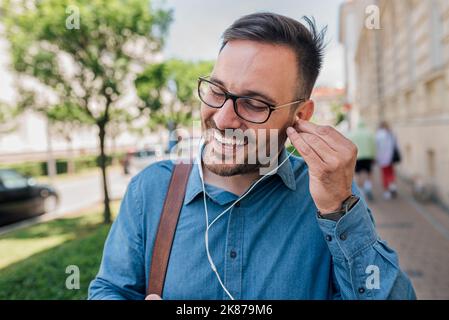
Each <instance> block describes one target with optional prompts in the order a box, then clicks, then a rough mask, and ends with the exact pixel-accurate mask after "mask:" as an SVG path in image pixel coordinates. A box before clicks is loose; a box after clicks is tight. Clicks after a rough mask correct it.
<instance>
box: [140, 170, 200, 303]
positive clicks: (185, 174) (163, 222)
mask: <svg viewBox="0 0 449 320" xmlns="http://www.w3.org/2000/svg"><path fill="white" fill-rule="evenodd" d="M191 169H192V164H186V163H179V164H177V165H175V168H174V170H173V173H172V176H171V179H170V185H169V187H168V192H167V196H166V197H165V202H164V206H163V209H162V214H161V218H160V220H159V226H158V228H157V233H156V240H155V242H154V247H153V255H152V258H151V267H150V276H149V280H148V287H147V295H148V294H150V293H155V294H157V295H159V296H160V297H162V291H163V289H164V282H165V275H166V273H167V266H168V260H169V258H170V252H171V247H172V243H173V239H174V237H175V231H176V225H177V224H178V219H179V214H180V212H181V208H182V204H183V202H184V195H185V193H186V188H187V181H188V180H189V174H190V171H191Z"/></svg>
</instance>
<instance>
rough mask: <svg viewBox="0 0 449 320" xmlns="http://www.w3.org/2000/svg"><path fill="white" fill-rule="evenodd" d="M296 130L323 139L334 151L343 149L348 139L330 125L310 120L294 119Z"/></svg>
mask: <svg viewBox="0 0 449 320" xmlns="http://www.w3.org/2000/svg"><path fill="white" fill-rule="evenodd" d="M295 126H296V130H298V131H302V132H307V133H310V134H314V135H317V136H319V137H320V138H322V139H323V141H324V142H326V144H328V145H329V147H330V148H332V149H333V150H335V151H340V150H345V149H346V147H347V145H348V143H349V141H348V139H346V138H345V137H344V136H343V135H342V134H341V133H340V132H338V131H337V130H335V129H334V128H332V127H330V126H319V125H316V124H314V123H312V122H309V121H305V120H302V119H299V118H297V119H296V125H295Z"/></svg>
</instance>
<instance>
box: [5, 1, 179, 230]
mask: <svg viewBox="0 0 449 320" xmlns="http://www.w3.org/2000/svg"><path fill="white" fill-rule="evenodd" d="M1 11H2V13H3V17H2V24H3V25H4V26H5V35H6V38H7V39H8V40H9V42H10V50H11V53H12V65H13V68H14V69H15V71H16V72H17V73H18V75H19V76H20V77H23V78H24V79H25V78H28V79H32V80H33V81H37V82H38V83H39V85H40V86H41V87H42V88H40V90H41V91H39V92H35V94H34V97H35V98H36V99H34V100H33V101H29V103H28V104H27V105H28V106H29V105H33V106H36V105H39V106H40V107H39V108H41V109H49V108H53V107H54V106H56V105H57V106H58V107H60V108H62V109H75V110H76V113H78V112H79V113H80V115H81V114H82V117H81V119H83V121H84V120H85V121H87V123H93V124H95V126H96V127H97V128H98V140H99V145H100V155H99V165H100V168H101V172H102V178H103V179H102V180H103V191H104V221H105V222H106V223H109V222H110V220H111V211H110V207H109V193H108V185H107V179H106V176H107V175H106V159H107V157H106V154H105V137H106V134H107V126H108V124H109V123H110V121H111V120H113V119H112V118H113V117H114V115H115V114H117V113H114V110H116V109H123V110H125V109H126V112H131V111H130V109H131V108H133V107H134V104H131V105H130V104H129V102H128V103H126V102H124V101H126V99H125V98H126V97H127V94H128V93H129V92H130V89H132V88H133V79H134V77H135V74H136V72H138V70H139V69H140V70H142V69H143V68H144V66H146V65H147V64H148V63H149V62H150V61H151V59H152V58H153V57H154V53H156V52H158V51H160V49H161V48H162V46H163V44H164V37H165V35H166V33H167V30H168V27H169V25H170V22H171V20H172V11H171V10H166V9H164V8H155V7H154V6H150V2H149V1H148V0H40V1H28V0H3V1H2V5H1ZM20 83H25V81H21V82H20ZM35 87H36V86H34V87H33V88H35ZM21 89H22V90H24V91H25V92H27V91H30V90H31V91H32V90H34V89H32V88H26V87H24V88H21ZM42 92H45V93H46V94H43V93H42ZM26 96H29V95H26ZM66 115H69V119H70V120H73V118H71V117H72V115H71V114H70V113H66Z"/></svg>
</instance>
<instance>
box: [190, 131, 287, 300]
mask: <svg viewBox="0 0 449 320" xmlns="http://www.w3.org/2000/svg"><path fill="white" fill-rule="evenodd" d="M203 145H204V138H203V137H202V138H201V140H200V143H199V152H198V169H199V173H200V178H201V184H202V187H203V201H204V212H205V216H206V231H205V233H204V241H205V244H206V254H207V259H208V260H209V264H210V267H211V268H212V271H213V272H214V273H215V275H216V276H217V279H218V282H219V283H220V285H221V287H222V288H223V290H224V291H225V292H226V294H227V295H228V296H229V298H230V299H231V300H235V299H234V297H233V296H232V294H231V293H230V292H229V290H228V289H227V288H226V287H225V285H224V284H223V281H221V278H220V275H219V274H218V271H217V267H216V266H215V263H214V261H213V260H212V257H211V255H210V252H209V229H210V228H211V227H212V225H213V224H214V223H215V222H216V221H217V220H218V219H219V218H221V217H222V216H223V215H224V214H225V213H227V212H228V211H229V210H231V209H232V207H234V206H235V204H236V203H237V202H239V201H240V200H242V199H243V198H244V197H246V196H247V195H248V194H249V193H250V191H251V190H252V189H253V188H254V187H255V186H256V185H257V184H258V183H259V182H260V181H262V180H263V179H264V178H265V177H266V176H269V175H271V174H272V173H274V172H275V171H276V170H277V169H278V168H279V167H280V166H282V165H283V164H284V163H285V162H286V161H287V160H288V158H290V156H291V155H292V154H293V152H294V150H293V151H291V152H290V153H289V155H288V156H287V157H286V158H285V159H284V160H283V161H282V162H281V164H280V165H278V166H277V167H276V168H274V169H273V170H271V171H270V172H268V173H267V174H266V175H264V176H262V177H261V178H260V179H259V180H257V181H256V182H255V183H254V184H253V185H252V186H251V187H250V188H249V189H248V190H246V191H245V193H243V194H242V195H241V196H240V197H239V198H238V199H237V200H235V201H234V202H233V203H232V204H231V205H230V206H229V207H228V208H227V209H226V210H224V211H223V212H222V213H220V214H219V215H218V216H217V217H216V218H215V219H214V220H213V221H212V222H211V223H210V224H209V213H208V211H207V203H206V188H205V186H204V178H203V167H202V160H203V157H202V153H203Z"/></svg>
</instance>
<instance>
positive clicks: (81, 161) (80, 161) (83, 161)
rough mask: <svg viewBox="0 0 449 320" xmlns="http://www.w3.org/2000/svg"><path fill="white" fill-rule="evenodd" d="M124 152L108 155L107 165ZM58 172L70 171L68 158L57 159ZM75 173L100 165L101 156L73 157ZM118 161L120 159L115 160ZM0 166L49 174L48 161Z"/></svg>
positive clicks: (24, 173) (21, 171)
mask: <svg viewBox="0 0 449 320" xmlns="http://www.w3.org/2000/svg"><path fill="white" fill-rule="evenodd" d="M122 157H123V153H114V154H113V155H108V156H107V157H106V165H107V166H110V165H111V164H112V163H113V162H114V160H120V159H121V158H122ZM55 162H56V174H63V173H67V172H68V167H69V166H68V162H69V160H68V159H56V160H55ZM73 162H74V170H75V173H77V172H81V171H83V170H85V169H91V168H95V167H99V163H100V162H99V157H98V156H96V155H88V156H81V157H77V158H75V159H73ZM115 163H118V161H115ZM0 168H8V169H14V170H17V171H18V172H20V173H21V174H23V175H27V176H32V177H39V176H46V175H48V169H47V162H46V161H38V162H22V163H11V164H0Z"/></svg>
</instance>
